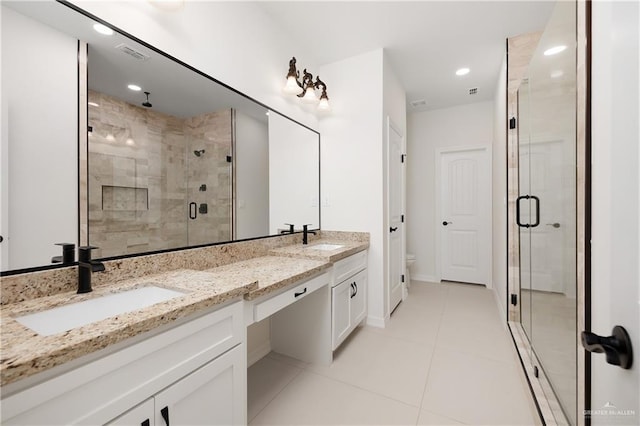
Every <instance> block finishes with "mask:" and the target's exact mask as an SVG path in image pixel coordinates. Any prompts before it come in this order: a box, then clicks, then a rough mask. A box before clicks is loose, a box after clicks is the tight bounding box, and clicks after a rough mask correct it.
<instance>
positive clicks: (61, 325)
mask: <svg viewBox="0 0 640 426" xmlns="http://www.w3.org/2000/svg"><path fill="white" fill-rule="evenodd" d="M184 294H185V293H182V292H179V291H176V290H169V289H166V288H162V287H156V286H148V287H141V288H136V289H134V290H129V291H123V292H121V293H114V294H110V295H108V296H101V297H96V298H95V299H89V300H85V301H83V302H77V303H71V304H69V305H64V306H59V307H57V308H52V309H48V310H46V311H42V312H36V313H34V314H27V315H23V316H21V317H16V321H18V322H19V323H21V324H22V325H24V326H27V327H29V328H30V329H32V330H33V331H35V332H36V333H38V334H40V335H42V336H51V335H52V334H56V333H61V332H63V331H67V330H72V329H74V328H77V327H82V326H83V325H87V324H91V323H92V322H96V321H101V320H103V319H106V318H110V317H113V316H116V315H120V314H124V313H126V312H131V311H135V310H138V309H142V308H146V307H147V306H151V305H154V304H156V303H160V302H164V301H166V300H170V299H173V298H174V297H178V296H184Z"/></svg>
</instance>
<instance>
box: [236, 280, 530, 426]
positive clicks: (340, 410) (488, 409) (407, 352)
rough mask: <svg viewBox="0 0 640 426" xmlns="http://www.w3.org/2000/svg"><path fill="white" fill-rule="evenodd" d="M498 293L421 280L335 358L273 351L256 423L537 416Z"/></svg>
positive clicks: (256, 370) (258, 385)
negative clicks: (308, 360)
mask: <svg viewBox="0 0 640 426" xmlns="http://www.w3.org/2000/svg"><path fill="white" fill-rule="evenodd" d="M520 368H521V367H520V365H519V361H518V359H517V355H516V353H515V349H514V348H513V343H512V342H511V337H510V336H509V334H508V332H507V330H506V328H505V326H504V325H503V321H502V320H501V318H500V316H499V314H498V309H497V307H496V302H495V299H494V295H493V293H492V292H491V291H490V290H487V289H486V288H485V287H483V286H475V285H467V284H456V283H442V284H434V283H421V282H414V283H413V284H412V286H411V289H410V294H409V298H408V299H407V300H405V301H404V302H402V303H401V304H400V306H398V308H397V309H396V311H395V312H394V313H393V315H392V316H391V320H390V323H389V325H388V326H387V328H385V329H378V328H374V327H368V326H365V327H361V328H359V329H357V330H356V331H354V333H353V334H352V335H351V336H350V337H349V338H348V339H347V340H346V341H345V342H344V343H343V344H342V346H341V347H340V348H339V349H338V350H337V351H336V353H335V354H334V362H333V364H332V365H330V366H326V367H325V366H318V365H310V364H305V363H302V362H300V361H297V360H294V359H291V358H287V357H284V356H282V355H279V354H276V353H273V352H272V353H270V354H269V355H268V356H266V357H265V358H263V359H261V360H260V361H258V362H257V363H256V364H254V365H253V366H251V367H250V368H249V373H248V386H249V390H248V400H249V404H248V419H249V422H250V424H251V425H267V424H271V425H276V424H277V425H284V424H289V425H310V424H315V425H348V424H359V425H379V424H396V425H458V424H469V425H534V424H539V423H540V422H539V420H538V417H537V413H536V412H535V409H534V407H533V402H532V399H531V396H530V393H529V389H528V387H527V385H526V383H525V381H524V380H525V379H524V378H523V376H522V373H521V372H520Z"/></svg>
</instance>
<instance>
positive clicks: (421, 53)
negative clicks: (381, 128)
mask: <svg viewBox="0 0 640 426" xmlns="http://www.w3.org/2000/svg"><path fill="white" fill-rule="evenodd" d="M258 4H259V5H261V7H263V8H264V10H265V11H266V13H267V14H268V15H269V16H270V17H271V18H272V19H273V20H274V21H275V22H276V24H278V25H280V26H281V27H283V28H284V30H285V31H286V32H287V33H288V34H289V35H290V36H291V37H295V38H296V39H297V41H298V42H300V45H302V46H307V47H308V48H309V50H310V52H312V53H306V52H305V54H306V55H307V56H308V57H313V58H315V59H316V60H317V63H318V64H320V65H322V64H328V63H332V62H335V61H339V60H341V59H345V58H348V57H351V56H355V55H358V54H361V53H365V52H368V51H371V50H374V49H377V48H380V47H383V48H384V49H385V52H386V54H387V58H388V60H389V62H390V63H391V66H392V68H393V69H394V70H395V72H396V74H397V76H398V78H399V79H400V82H401V84H402V85H403V86H404V88H405V90H406V93H407V112H415V111H422V110H430V109H438V108H446V107H450V106H454V105H461V104H467V103H472V102H479V101H486V100H492V99H493V96H494V93H495V90H496V83H497V80H498V74H499V71H500V67H501V64H502V59H503V55H504V51H505V44H506V42H505V40H506V38H507V37H511V36H515V35H519V34H524V33H528V32H532V31H539V30H543V29H544V27H545V24H546V22H547V21H548V20H549V17H550V16H551V12H552V10H553V7H554V5H555V2H554V1H541V0H538V1H410V2H405V1H386V2H378V1H355V2H353V1H319V2H318V1H285V2H282V1H280V2H274V1H263V2H258ZM292 55H296V52H292ZM462 67H467V68H470V69H471V72H470V73H469V74H467V75H466V76H463V77H458V76H456V75H455V71H456V70H457V69H459V68H462ZM327 86H328V88H329V92H331V82H330V81H327ZM470 88H478V91H477V94H475V95H469V89H470ZM334 96H335V95H334ZM422 99H424V100H425V101H426V105H424V106H421V107H417V108H414V107H412V106H411V102H412V101H416V100H422Z"/></svg>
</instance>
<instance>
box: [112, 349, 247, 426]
mask: <svg viewBox="0 0 640 426" xmlns="http://www.w3.org/2000/svg"><path fill="white" fill-rule="evenodd" d="M242 358H243V346H242V345H240V346H236V347H235V348H233V349H231V350H230V351H228V352H226V353H225V354H224V355H222V356H220V357H219V358H217V359H215V360H214V361H211V362H209V363H208V364H206V365H205V366H203V367H201V368H199V369H198V370H196V371H194V372H193V373H191V374H189V375H188V376H187V377H185V378H183V379H181V380H179V381H178V382H176V383H174V384H172V385H171V386H169V387H168V388H167V389H165V390H163V391H162V392H160V393H158V394H156V395H155V396H154V397H152V398H149V399H148V400H146V401H145V402H143V403H142V404H140V405H138V406H137V407H135V408H133V409H131V410H130V411H128V412H126V413H125V414H123V415H121V416H119V417H118V418H117V419H115V420H113V421H111V422H109V423H107V424H108V425H110V426H120V425H122V426H131V425H140V426H154V425H155V426H168V425H170V424H174V425H204V424H206V425H233V424H241V423H242V420H241V419H242V418H243V416H242V413H241V412H239V411H240V410H241V407H240V405H239V403H240V402H241V401H244V397H243V395H242V393H241V392H243V390H242V389H243V386H244V384H243V382H242V379H243V377H244V374H239V371H238V370H239V369H240V368H242V366H243V359H242Z"/></svg>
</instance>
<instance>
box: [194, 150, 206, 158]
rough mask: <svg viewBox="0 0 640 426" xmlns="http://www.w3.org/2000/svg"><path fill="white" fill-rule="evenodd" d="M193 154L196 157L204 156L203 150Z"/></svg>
mask: <svg viewBox="0 0 640 426" xmlns="http://www.w3.org/2000/svg"><path fill="white" fill-rule="evenodd" d="M193 153H194V154H195V156H196V157H200V156H201V155H202V154H204V149H198V150H195V151H193Z"/></svg>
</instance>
